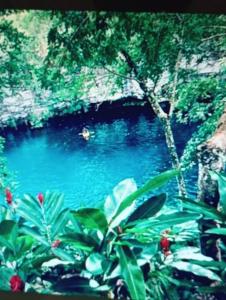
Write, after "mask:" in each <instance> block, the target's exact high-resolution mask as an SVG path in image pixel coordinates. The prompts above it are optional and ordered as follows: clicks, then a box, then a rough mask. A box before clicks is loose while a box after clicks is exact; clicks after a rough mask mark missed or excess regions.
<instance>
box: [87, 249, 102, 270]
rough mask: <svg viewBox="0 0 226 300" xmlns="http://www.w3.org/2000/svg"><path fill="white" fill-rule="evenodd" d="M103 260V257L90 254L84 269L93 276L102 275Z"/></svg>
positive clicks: (97, 254)
mask: <svg viewBox="0 0 226 300" xmlns="http://www.w3.org/2000/svg"><path fill="white" fill-rule="evenodd" d="M104 260H105V257H104V256H103V255H101V254H99V253H92V254H90V256H89V257H88V258H87V259H86V262H85V265H86V269H87V270H88V271H89V272H90V273H92V274H93V275H100V274H103V272H104V271H103V267H102V263H103V261H104Z"/></svg>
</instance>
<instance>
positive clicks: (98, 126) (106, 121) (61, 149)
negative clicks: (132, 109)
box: [5, 111, 196, 207]
mask: <svg viewBox="0 0 226 300" xmlns="http://www.w3.org/2000/svg"><path fill="white" fill-rule="evenodd" d="M84 126H86V127H87V128H88V129H89V130H90V132H91V133H92V136H91V138H90V140H88V141H85V140H84V139H83V138H82V137H81V135H79V133H80V132H81V131H82V128H83V127H84ZM192 131H193V129H192V128H190V127H182V126H176V127H175V134H176V136H177V146H178V149H179V152H180V153H181V152H182V151H183V148H184V145H185V142H186V140H187V139H188V138H189V137H190V135H191V133H192ZM5 136H6V141H7V142H6V151H5V153H6V157H7V159H8V166H9V168H10V169H11V170H12V171H16V173H17V180H18V182H19V187H18V189H17V191H16V193H17V194H18V195H21V194H22V193H25V192H26V193H32V194H37V193H38V192H40V191H45V190H58V191H62V192H64V194H65V199H66V204H67V205H70V206H71V207H78V206H80V205H85V206H96V205H99V204H100V203H102V202H103V199H104V198H105V197H106V196H107V195H108V194H109V193H110V192H111V190H112V189H113V187H114V186H115V185H116V184H117V183H119V182H120V181H121V180H123V179H125V178H134V179H135V181H136V182H137V184H138V186H140V185H142V184H143V183H144V182H145V181H146V180H148V179H149V178H151V177H153V176H155V175H157V174H159V173H160V172H162V171H164V170H167V169H169V168H170V162H169V156H168V151H167V148H166V145H165V138H164V133H163V131H162V127H161V124H160V123H159V121H158V120H157V119H156V118H153V117H152V116H150V114H149V113H148V112H146V111H145V112H144V111H140V112H139V113H137V111H136V113H130V114H128V113H126V114H125V112H124V113H123V112H121V113H120V114H117V116H116V115H115V116H112V115H111V116H110V115H108V114H106V115H97V116H92V117H90V116H89V117H87V118H82V117H77V118H75V117H65V118H56V119H53V120H51V121H50V122H49V123H48V125H47V126H46V127H45V128H43V129H38V130H29V129H24V130H19V131H15V132H13V131H8V132H5ZM195 182H196V172H191V174H190V175H189V180H188V188H189V191H190V193H191V194H194V193H195V184H194V183H195ZM165 190H167V192H168V193H169V195H173V194H175V191H176V190H177V188H176V180H174V181H173V182H172V183H170V184H169V185H167V186H166V188H165ZM170 198H171V197H170Z"/></svg>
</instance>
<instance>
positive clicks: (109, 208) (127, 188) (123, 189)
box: [104, 178, 137, 227]
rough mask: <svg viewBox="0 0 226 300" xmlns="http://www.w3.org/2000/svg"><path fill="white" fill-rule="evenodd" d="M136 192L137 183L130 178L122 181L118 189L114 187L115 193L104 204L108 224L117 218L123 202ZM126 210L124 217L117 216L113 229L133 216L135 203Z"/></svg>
mask: <svg viewBox="0 0 226 300" xmlns="http://www.w3.org/2000/svg"><path fill="white" fill-rule="evenodd" d="M136 190H137V185H136V182H135V181H134V180H133V179H130V178H128V179H125V180H123V181H121V182H120V183H119V184H118V185H117V186H116V187H114V189H113V193H112V194H111V195H109V196H108V197H107V198H106V200H105V203H104V211H105V215H106V218H107V221H108V222H111V220H112V219H113V218H114V217H115V214H116V212H117V210H118V208H119V206H120V204H121V203H122V201H123V200H124V199H125V198H127V197H128V196H129V195H131V194H132V193H134V192H135V191H136ZM126 208H127V209H126V210H125V211H124V214H123V215H122V214H121V215H120V216H119V214H118V215H117V216H118V219H117V221H116V222H115V224H114V225H112V227H114V226H117V225H118V224H119V223H120V222H121V221H122V220H124V219H126V218H127V217H128V216H129V215H130V214H131V212H132V211H133V209H134V205H133V203H132V202H131V203H130V206H129V207H126ZM121 212H122V211H121ZM121 212H120V213H121ZM116 223H117V224H116Z"/></svg>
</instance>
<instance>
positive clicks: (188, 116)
mask: <svg viewBox="0 0 226 300" xmlns="http://www.w3.org/2000/svg"><path fill="white" fill-rule="evenodd" d="M223 78H224V76H223V75H221V77H220V78H217V77H214V76H209V77H206V78H196V79H194V80H192V81H191V82H189V83H185V84H182V85H181V86H180V88H179V91H178V93H179V100H178V102H177V106H176V108H177V112H176V117H177V120H178V121H179V122H181V123H185V124H188V125H189V124H191V123H197V124H198V126H197V130H196V131H195V133H194V134H193V136H192V137H191V139H190V140H189V141H188V143H187V145H186V147H185V150H184V153H183V156H182V158H181V160H182V164H183V167H184V168H187V167H191V166H192V163H191V162H193V163H194V162H195V161H196V159H197V158H196V151H197V147H198V146H199V145H200V144H202V143H203V142H205V141H206V140H207V139H208V138H209V137H211V136H212V135H213V133H214V131H215V129H216V127H217V123H218V120H219V118H220V117H221V115H222V113H223V110H224V106H225V100H226V98H225V97H226V94H225V82H224V79H223Z"/></svg>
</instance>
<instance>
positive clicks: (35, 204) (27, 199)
mask: <svg viewBox="0 0 226 300" xmlns="http://www.w3.org/2000/svg"><path fill="white" fill-rule="evenodd" d="M20 202H21V203H26V204H28V205H30V207H31V209H33V210H34V211H37V210H38V211H40V208H41V206H40V204H39V201H38V199H36V198H35V197H33V196H32V195H30V194H25V195H24V199H22V200H21V201H20Z"/></svg>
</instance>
